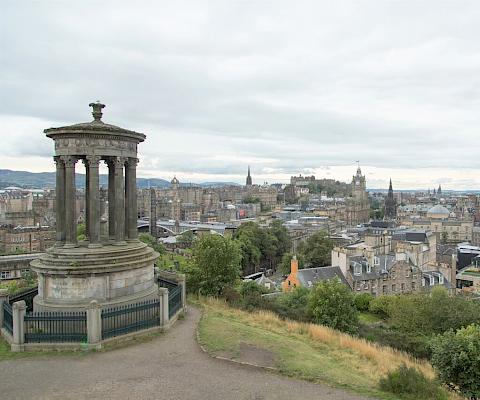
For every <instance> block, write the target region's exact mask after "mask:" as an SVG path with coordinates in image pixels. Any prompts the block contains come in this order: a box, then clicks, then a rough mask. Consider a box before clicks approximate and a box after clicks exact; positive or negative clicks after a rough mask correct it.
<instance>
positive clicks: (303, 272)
mask: <svg viewBox="0 0 480 400" xmlns="http://www.w3.org/2000/svg"><path fill="white" fill-rule="evenodd" d="M335 277H337V278H338V279H340V281H341V282H342V283H344V284H345V285H347V286H348V287H350V285H349V284H348V282H347V280H346V279H345V277H344V276H343V274H342V271H341V270H340V267H317V268H304V269H300V270H298V273H297V278H298V280H299V281H300V283H301V284H302V286H304V287H306V288H309V287H312V286H313V285H314V284H315V283H317V282H320V281H326V280H328V279H333V278H335Z"/></svg>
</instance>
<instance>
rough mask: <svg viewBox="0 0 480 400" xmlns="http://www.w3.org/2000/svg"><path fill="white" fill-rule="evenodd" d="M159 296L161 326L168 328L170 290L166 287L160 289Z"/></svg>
mask: <svg viewBox="0 0 480 400" xmlns="http://www.w3.org/2000/svg"><path fill="white" fill-rule="evenodd" d="M158 296H159V298H160V307H159V309H160V326H161V327H167V326H168V321H169V316H168V289H167V288H164V287H159V288H158Z"/></svg>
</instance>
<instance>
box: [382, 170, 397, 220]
mask: <svg viewBox="0 0 480 400" xmlns="http://www.w3.org/2000/svg"><path fill="white" fill-rule="evenodd" d="M396 218H397V200H396V199H395V197H394V196H393V187H392V180H391V179H390V185H389V186H388V194H387V197H386V198H385V219H387V220H394V219H396Z"/></svg>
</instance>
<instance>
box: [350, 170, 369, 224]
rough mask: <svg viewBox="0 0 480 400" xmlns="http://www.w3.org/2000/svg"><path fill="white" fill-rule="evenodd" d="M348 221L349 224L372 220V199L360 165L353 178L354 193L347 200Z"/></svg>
mask: <svg viewBox="0 0 480 400" xmlns="http://www.w3.org/2000/svg"><path fill="white" fill-rule="evenodd" d="M346 220H347V221H346V222H347V224H348V225H349V226H355V225H358V224H363V223H366V222H368V221H369V220H370V201H369V199H368V193H367V188H366V180H365V176H364V175H362V170H361V169H360V167H358V168H357V173H356V175H354V176H353V178H352V194H351V197H349V198H347V200H346Z"/></svg>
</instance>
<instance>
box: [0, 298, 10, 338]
mask: <svg viewBox="0 0 480 400" xmlns="http://www.w3.org/2000/svg"><path fill="white" fill-rule="evenodd" d="M6 302H8V290H7V289H0V329H2V327H3V303H6Z"/></svg>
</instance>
